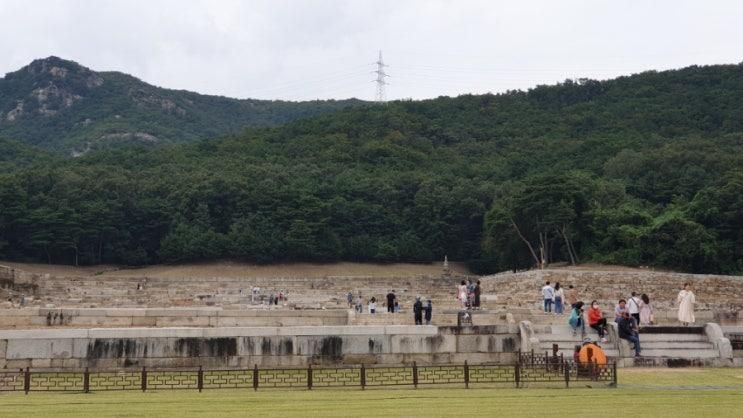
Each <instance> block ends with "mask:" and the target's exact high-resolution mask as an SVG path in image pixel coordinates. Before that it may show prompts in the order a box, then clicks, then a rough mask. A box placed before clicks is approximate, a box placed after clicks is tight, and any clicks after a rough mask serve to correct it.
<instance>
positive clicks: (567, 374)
mask: <svg viewBox="0 0 743 418" xmlns="http://www.w3.org/2000/svg"><path fill="white" fill-rule="evenodd" d="M565 387H566V388H569V387H570V366H565Z"/></svg>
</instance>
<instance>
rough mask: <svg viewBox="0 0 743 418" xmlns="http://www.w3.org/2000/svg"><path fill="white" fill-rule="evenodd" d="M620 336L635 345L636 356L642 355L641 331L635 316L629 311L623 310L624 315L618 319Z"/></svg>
mask: <svg viewBox="0 0 743 418" xmlns="http://www.w3.org/2000/svg"><path fill="white" fill-rule="evenodd" d="M617 329H618V331H619V338H622V339H624V340H627V341H629V342H631V343H632V344H634V345H635V357H639V356H640V351H641V349H640V333H639V332H638V331H637V323H636V322H635V318H633V317H631V316H630V314H629V312H627V311H624V312H622V316H621V317H620V318H619V321H617Z"/></svg>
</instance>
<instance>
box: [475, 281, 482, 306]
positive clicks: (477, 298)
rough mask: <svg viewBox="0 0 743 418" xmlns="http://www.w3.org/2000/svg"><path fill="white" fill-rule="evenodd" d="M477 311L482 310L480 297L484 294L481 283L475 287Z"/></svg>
mask: <svg viewBox="0 0 743 418" xmlns="http://www.w3.org/2000/svg"><path fill="white" fill-rule="evenodd" d="M474 293H475V303H474V305H475V309H480V295H481V294H482V287H480V281H479V280H478V281H477V284H476V285H475V291H474Z"/></svg>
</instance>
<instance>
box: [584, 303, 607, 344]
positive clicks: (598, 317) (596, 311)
mask: <svg viewBox="0 0 743 418" xmlns="http://www.w3.org/2000/svg"><path fill="white" fill-rule="evenodd" d="M588 326H589V327H591V328H593V329H595V330H596V332H598V333H599V338H601V342H602V343H605V342H606V318H604V314H603V313H602V312H601V308H599V303H598V301H596V300H594V301H591V307H590V308H588Z"/></svg>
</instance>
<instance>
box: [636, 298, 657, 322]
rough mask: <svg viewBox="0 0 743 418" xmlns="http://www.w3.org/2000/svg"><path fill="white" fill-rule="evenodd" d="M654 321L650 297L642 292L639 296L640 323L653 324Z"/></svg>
mask: <svg viewBox="0 0 743 418" xmlns="http://www.w3.org/2000/svg"><path fill="white" fill-rule="evenodd" d="M654 323H655V317H654V315H653V307H652V306H651V305H650V297H649V296H648V295H647V294H645V293H643V294H642V296H640V325H641V326H646V325H653V324H654Z"/></svg>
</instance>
